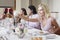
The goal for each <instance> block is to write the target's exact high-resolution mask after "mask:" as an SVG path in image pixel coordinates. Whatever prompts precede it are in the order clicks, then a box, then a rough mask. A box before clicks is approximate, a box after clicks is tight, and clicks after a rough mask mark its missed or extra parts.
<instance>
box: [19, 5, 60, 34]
mask: <svg viewBox="0 0 60 40" xmlns="http://www.w3.org/2000/svg"><path fill="white" fill-rule="evenodd" d="M38 14H39V19H38V18H36V19H30V18H28V17H24V15H22V14H20V17H21V18H23V19H25V20H28V21H32V22H37V21H39V22H40V23H41V29H42V30H43V31H48V32H50V33H56V34H60V32H58V33H57V31H60V28H59V25H58V24H57V22H56V19H55V18H53V17H51V16H50V13H49V10H48V7H47V6H46V5H44V4H40V5H39V6H38Z"/></svg>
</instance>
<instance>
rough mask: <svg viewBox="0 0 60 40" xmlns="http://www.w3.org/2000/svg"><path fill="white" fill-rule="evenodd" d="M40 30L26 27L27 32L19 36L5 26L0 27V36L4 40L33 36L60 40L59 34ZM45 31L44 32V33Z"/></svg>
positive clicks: (28, 38)
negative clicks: (41, 32)
mask: <svg viewBox="0 0 60 40" xmlns="http://www.w3.org/2000/svg"><path fill="white" fill-rule="evenodd" d="M40 31H41V30H38V29H34V28H32V29H27V32H26V33H25V34H24V36H23V37H19V36H18V35H16V34H15V32H13V31H12V30H9V29H6V28H3V27H2V28H0V37H1V36H4V37H5V38H6V39H5V40H32V38H33V37H41V36H44V37H45V39H44V40H60V35H56V34H50V33H48V32H46V31H43V32H44V34H40ZM45 32H46V33H45Z"/></svg>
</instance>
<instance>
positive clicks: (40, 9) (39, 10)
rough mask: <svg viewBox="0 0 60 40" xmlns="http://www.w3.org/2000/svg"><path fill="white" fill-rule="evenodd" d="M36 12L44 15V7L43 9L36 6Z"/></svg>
mask: <svg viewBox="0 0 60 40" xmlns="http://www.w3.org/2000/svg"><path fill="white" fill-rule="evenodd" d="M38 14H39V15H40V16H45V11H44V9H43V7H41V6H40V7H38Z"/></svg>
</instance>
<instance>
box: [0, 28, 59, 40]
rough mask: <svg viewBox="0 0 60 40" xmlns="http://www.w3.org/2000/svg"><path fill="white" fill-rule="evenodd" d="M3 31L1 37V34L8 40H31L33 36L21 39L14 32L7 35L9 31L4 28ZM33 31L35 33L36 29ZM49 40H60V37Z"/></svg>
mask: <svg viewBox="0 0 60 40" xmlns="http://www.w3.org/2000/svg"><path fill="white" fill-rule="evenodd" d="M2 29H3V31H2V32H1V30H2ZM2 29H1V30H0V35H1V33H3V34H2V35H3V36H6V37H7V38H8V40H31V36H28V35H30V34H28V35H25V36H24V37H23V38H19V37H18V36H17V35H16V34H15V33H13V32H12V33H10V34H7V33H6V32H8V31H7V30H6V29H4V28H2ZM31 30H33V31H35V30H34V29H31ZM33 31H32V32H33ZM29 32H30V31H29ZM4 34H5V35H4ZM47 40H60V36H59V35H56V38H54V39H47Z"/></svg>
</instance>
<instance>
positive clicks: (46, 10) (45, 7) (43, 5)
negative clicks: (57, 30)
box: [38, 3, 50, 18]
mask: <svg viewBox="0 0 60 40" xmlns="http://www.w3.org/2000/svg"><path fill="white" fill-rule="evenodd" d="M38 7H42V8H43V9H44V11H45V16H46V17H47V18H48V17H49V16H50V13H49V9H48V6H47V5H46V4H42V3H41V4H39V5H38Z"/></svg>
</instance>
